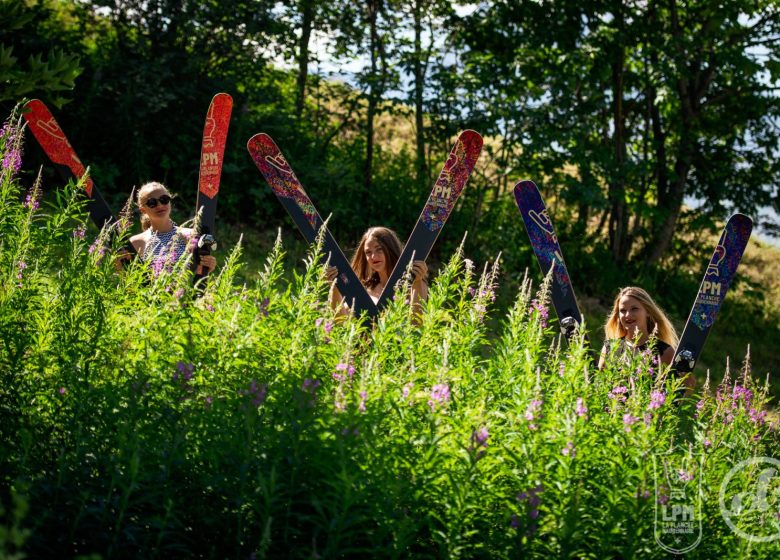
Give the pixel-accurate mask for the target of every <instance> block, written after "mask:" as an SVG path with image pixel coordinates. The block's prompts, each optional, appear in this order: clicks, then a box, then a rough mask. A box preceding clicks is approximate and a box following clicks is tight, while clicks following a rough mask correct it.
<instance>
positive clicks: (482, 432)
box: [471, 426, 490, 448]
mask: <svg viewBox="0 0 780 560" xmlns="http://www.w3.org/2000/svg"><path fill="white" fill-rule="evenodd" d="M489 437H490V432H488V429H487V428H486V427H485V426H482V427H481V428H480V429H479V430H475V431H473V432H472V433H471V441H472V442H473V443H474V447H476V448H479V447H487V446H488V443H487V442H488V438H489Z"/></svg>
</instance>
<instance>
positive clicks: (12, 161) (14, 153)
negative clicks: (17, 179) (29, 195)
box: [3, 148, 38, 210]
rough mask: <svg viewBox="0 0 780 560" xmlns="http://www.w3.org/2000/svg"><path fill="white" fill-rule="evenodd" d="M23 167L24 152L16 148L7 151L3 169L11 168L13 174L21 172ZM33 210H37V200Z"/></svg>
mask: <svg viewBox="0 0 780 560" xmlns="http://www.w3.org/2000/svg"><path fill="white" fill-rule="evenodd" d="M21 168H22V154H21V152H19V150H18V149H16V148H11V149H10V150H8V152H6V154H5V156H4V157H3V169H6V170H10V171H11V174H12V175H16V174H17V173H19V170H20V169H21ZM32 209H33V210H37V209H38V206H37V202H36V206H35V208H32Z"/></svg>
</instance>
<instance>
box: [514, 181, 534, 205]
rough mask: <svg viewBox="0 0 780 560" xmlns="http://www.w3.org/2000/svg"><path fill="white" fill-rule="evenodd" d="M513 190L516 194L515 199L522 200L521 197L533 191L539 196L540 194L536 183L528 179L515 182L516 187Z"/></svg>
mask: <svg viewBox="0 0 780 560" xmlns="http://www.w3.org/2000/svg"><path fill="white" fill-rule="evenodd" d="M512 191H513V192H514V194H515V200H520V199H521V198H523V197H525V196H528V195H530V194H532V193H534V194H536V195H537V196H538V195H539V188H538V187H537V186H536V183H534V182H533V181H529V180H527V179H524V180H522V181H518V182H517V183H515V187H514V189H512Z"/></svg>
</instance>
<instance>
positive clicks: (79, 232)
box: [73, 224, 87, 239]
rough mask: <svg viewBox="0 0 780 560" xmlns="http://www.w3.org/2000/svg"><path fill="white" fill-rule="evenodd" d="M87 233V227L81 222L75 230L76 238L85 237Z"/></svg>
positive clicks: (74, 235)
mask: <svg viewBox="0 0 780 560" xmlns="http://www.w3.org/2000/svg"><path fill="white" fill-rule="evenodd" d="M86 233H87V228H86V226H85V225H84V224H81V225H80V226H79V227H77V228H76V229H74V230H73V237H74V238H75V239H84V236H85V235H86Z"/></svg>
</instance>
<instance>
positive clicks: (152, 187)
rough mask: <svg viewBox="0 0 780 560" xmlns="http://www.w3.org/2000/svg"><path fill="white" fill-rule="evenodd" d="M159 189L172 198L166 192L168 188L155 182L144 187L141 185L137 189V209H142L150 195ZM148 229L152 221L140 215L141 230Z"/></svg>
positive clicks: (168, 192) (144, 215)
mask: <svg viewBox="0 0 780 560" xmlns="http://www.w3.org/2000/svg"><path fill="white" fill-rule="evenodd" d="M160 189H162V190H163V191H165V194H167V195H168V196H170V197H171V198H173V195H172V194H171V193H170V191H168V188H167V187H166V186H165V185H163V184H162V183H158V182H156V181H150V182H148V183H145V184H144V185H141V188H140V189H138V199H137V200H138V209H139V210H140V209H141V208H142V207H143V205H144V203H146V201H147V200H148V199H149V195H150V194H152V193H153V192H154V191H157V190H160ZM150 227H152V221H151V220H150V219H149V216H147V215H146V214H144V213H141V229H143V230H147V229H149V228H150Z"/></svg>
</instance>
